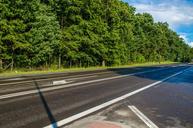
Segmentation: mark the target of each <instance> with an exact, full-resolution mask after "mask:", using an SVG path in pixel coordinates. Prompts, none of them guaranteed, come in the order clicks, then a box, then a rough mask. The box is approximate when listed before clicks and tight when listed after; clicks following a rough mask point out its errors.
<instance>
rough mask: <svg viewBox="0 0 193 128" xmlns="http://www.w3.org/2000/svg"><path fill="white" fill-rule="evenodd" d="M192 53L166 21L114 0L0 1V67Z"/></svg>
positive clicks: (92, 63)
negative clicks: (157, 20)
mask: <svg viewBox="0 0 193 128" xmlns="http://www.w3.org/2000/svg"><path fill="white" fill-rule="evenodd" d="M192 54H193V53H191V48H190V47H189V46H188V45H187V44H186V43H185V41H184V40H183V39H182V38H180V37H179V35H178V34H177V33H176V32H174V31H172V30H171V29H170V28H169V26H168V24H167V23H161V22H158V23H157V22H154V19H153V17H152V16H151V15H150V14H148V13H143V14H138V13H136V11H135V8H134V7H132V6H130V5H128V4H127V3H124V2H122V1H119V0H30V1H26V0H1V1H0V71H1V72H2V71H4V72H7V73H8V72H9V70H11V71H12V73H13V72H15V71H17V70H18V71H17V72H19V71H20V70H22V72H25V71H33V70H35V71H36V70H49V69H54V70H56V69H60V70H56V71H61V70H62V71H63V70H64V69H65V70H66V68H71V69H72V68H74V67H76V68H77V67H79V69H81V68H82V69H84V68H85V67H101V66H102V67H103V68H104V67H106V66H108V67H109V66H119V65H128V64H131V63H132V64H133V63H148V62H164V61H170V62H189V61H191V59H192ZM53 67H54V68H53Z"/></svg>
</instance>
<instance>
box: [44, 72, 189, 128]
mask: <svg viewBox="0 0 193 128" xmlns="http://www.w3.org/2000/svg"><path fill="white" fill-rule="evenodd" d="M186 70H187V69H186ZM184 71H185V70H183V71H180V72H178V73H175V74H173V75H171V76H169V77H167V78H164V79H162V80H160V81H157V82H155V83H152V84H149V85H147V86H145V87H142V88H140V89H137V90H135V91H133V92H130V93H128V94H125V95H123V96H121V97H118V98H115V99H113V100H110V101H108V102H105V103H103V104H101V105H98V106H96V107H93V108H90V109H88V110H86V111H83V112H81V113H78V114H76V115H73V116H70V117H68V118H65V119H63V120H60V121H58V122H56V123H54V124H50V125H48V126H45V127H44V128H53V125H57V126H58V127H61V126H63V125H66V124H68V123H70V122H73V121H75V120H77V119H80V118H82V117H84V116H87V115H89V114H91V113H93V112H96V111H98V110H100V109H103V108H105V107H108V106H110V105H112V104H114V103H117V102H119V101H121V100H124V99H126V98H128V97H130V96H132V95H134V94H137V93H139V92H141V91H144V90H146V89H148V88H150V87H152V86H155V85H157V84H160V83H162V82H163V81H166V80H168V79H170V78H172V77H174V76H177V75H179V74H181V73H183V72H184Z"/></svg>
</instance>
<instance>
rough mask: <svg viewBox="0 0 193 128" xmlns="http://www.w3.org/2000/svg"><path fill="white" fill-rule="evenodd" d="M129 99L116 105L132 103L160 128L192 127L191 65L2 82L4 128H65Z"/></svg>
mask: <svg viewBox="0 0 193 128" xmlns="http://www.w3.org/2000/svg"><path fill="white" fill-rule="evenodd" d="M176 73H177V74H176ZM174 74H175V75H174ZM165 78H168V79H165ZM163 80H164V81H163ZM62 82H63V83H62ZM156 82H157V83H156ZM152 83H156V84H152ZM147 85H151V86H148V88H144V87H147ZM141 88H143V90H140V89H141ZM136 90H138V91H136ZM132 92H135V93H132ZM131 93H132V95H131ZM126 94H129V95H128V96H127V97H125V98H124V99H121V100H117V103H118V102H119V103H120V102H122V101H123V100H127V101H129V102H128V105H133V106H136V107H137V108H139V109H140V110H141V111H142V112H143V113H144V114H145V115H146V116H147V117H149V118H150V119H151V120H152V121H153V122H154V123H155V124H157V125H158V126H159V127H160V128H165V127H166V126H167V127H168V126H172V125H175V126H174V127H179V128H191V127H192V126H193V68H192V65H187V64H186V65H162V66H152V67H134V68H121V69H108V70H98V71H88V72H75V73H58V74H49V75H40V76H20V77H15V78H1V79H0V100H1V101H0V127H1V128H39V127H40V128H41V127H46V126H51V127H55V128H56V127H63V126H65V125H69V124H70V123H72V122H74V121H76V119H74V120H70V121H69V120H68V121H66V120H65V121H66V123H58V121H61V120H64V119H67V118H69V117H73V116H74V115H77V114H79V113H82V112H84V111H87V110H90V109H91V108H94V107H96V106H100V105H101V104H103V106H104V103H108V102H109V101H112V100H113V99H116V98H118V97H122V96H124V95H126ZM113 104H116V102H113ZM111 105H112V104H109V105H108V106H111ZM108 106H105V107H101V109H96V111H93V113H96V112H99V111H102V110H104V109H106V108H107V107H108ZM90 114H91V113H88V115H90ZM84 116H87V115H84ZM79 118H83V116H82V117H79ZM77 119H78V118H77ZM65 121H64V122H65ZM172 127H173V126H172Z"/></svg>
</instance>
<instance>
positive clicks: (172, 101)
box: [129, 68, 193, 128]
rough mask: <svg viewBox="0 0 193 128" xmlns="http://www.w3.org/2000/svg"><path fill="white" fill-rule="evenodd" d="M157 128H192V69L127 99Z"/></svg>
mask: <svg viewBox="0 0 193 128" xmlns="http://www.w3.org/2000/svg"><path fill="white" fill-rule="evenodd" d="M129 102H130V105H135V106H136V107H137V108H139V109H140V110H141V111H142V112H143V113H144V114H145V115H146V116H148V118H150V119H151V120H152V121H153V122H154V123H155V124H157V125H158V126H159V128H193V68H191V69H190V70H187V71H186V72H184V73H183V74H181V75H178V76H176V77H174V78H172V79H169V80H167V81H166V82H164V83H162V84H159V85H158V86H156V87H153V88H151V89H149V90H146V91H144V92H142V93H140V94H137V95H135V96H132V97H131V98H130V99H129Z"/></svg>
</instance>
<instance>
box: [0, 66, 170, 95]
mask: <svg viewBox="0 0 193 128" xmlns="http://www.w3.org/2000/svg"><path fill="white" fill-rule="evenodd" d="M168 68H169V67H168V66H161V67H158V66H156V67H137V68H123V69H112V71H109V72H98V73H93V74H85V75H84V76H79V77H77V76H74V77H73V76H68V77H64V76H60V77H57V78H50V79H33V80H29V81H19V82H16V83H13V81H11V82H10V83H2V84H0V95H3V94H10V93H15V92H21V91H28V90H36V87H35V85H34V83H35V82H37V84H38V85H39V87H40V88H47V87H53V86H59V85H53V83H54V82H55V81H66V84H69V83H71V84H73V83H78V82H84V81H92V80H96V79H103V78H108V77H116V76H120V75H126V74H132V73H137V72H146V71H153V70H165V69H168Z"/></svg>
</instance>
